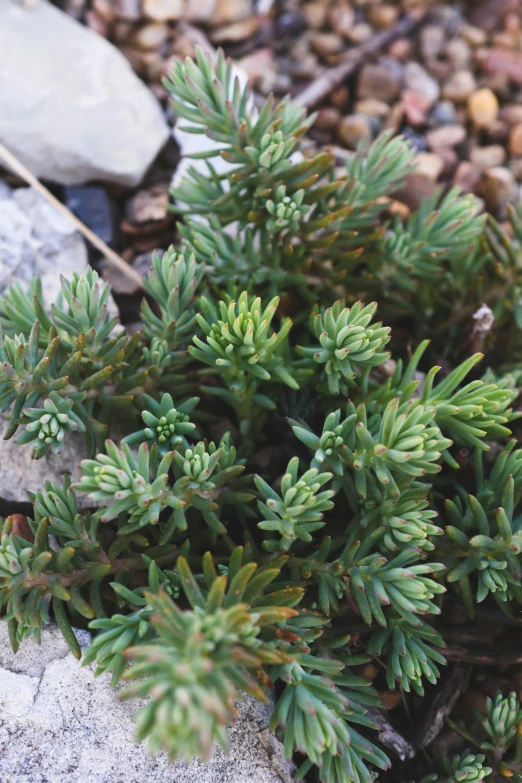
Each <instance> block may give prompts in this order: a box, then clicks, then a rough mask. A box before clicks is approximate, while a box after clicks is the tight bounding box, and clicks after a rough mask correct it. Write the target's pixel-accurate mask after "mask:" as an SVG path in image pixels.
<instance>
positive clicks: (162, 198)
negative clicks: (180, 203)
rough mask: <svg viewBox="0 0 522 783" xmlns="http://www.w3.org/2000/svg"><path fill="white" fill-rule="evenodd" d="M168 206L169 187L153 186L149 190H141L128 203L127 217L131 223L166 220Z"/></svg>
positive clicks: (126, 208)
mask: <svg viewBox="0 0 522 783" xmlns="http://www.w3.org/2000/svg"><path fill="white" fill-rule="evenodd" d="M168 204H169V189H168V185H153V186H152V187H150V188H149V189H147V190H139V191H138V192H137V193H136V195H135V196H133V197H132V198H131V200H130V201H128V202H127V204H126V207H125V217H126V219H127V220H128V221H130V222H131V223H148V222H151V221H159V220H165V218H166V217H167V213H168Z"/></svg>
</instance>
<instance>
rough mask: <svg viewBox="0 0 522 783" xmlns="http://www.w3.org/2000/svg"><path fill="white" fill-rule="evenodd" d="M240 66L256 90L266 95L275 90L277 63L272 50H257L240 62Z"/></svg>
mask: <svg viewBox="0 0 522 783" xmlns="http://www.w3.org/2000/svg"><path fill="white" fill-rule="evenodd" d="M238 65H239V66H240V68H242V69H243V70H244V71H245V73H246V75H247V76H248V81H249V82H250V84H251V86H252V87H253V89H254V90H259V91H260V92H262V93H263V94H264V95H266V94H268V93H269V92H271V91H272V90H273V89H274V85H275V83H276V79H277V62H276V59H275V56H274V53H273V51H272V49H269V48H268V47H266V48H264V49H256V50H255V51H254V52H252V54H247V55H246V57H243V58H242V59H241V60H239V61H238Z"/></svg>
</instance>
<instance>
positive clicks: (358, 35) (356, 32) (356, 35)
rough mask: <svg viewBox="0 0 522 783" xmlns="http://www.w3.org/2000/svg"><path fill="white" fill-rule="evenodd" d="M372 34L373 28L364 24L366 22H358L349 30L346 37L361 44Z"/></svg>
mask: <svg viewBox="0 0 522 783" xmlns="http://www.w3.org/2000/svg"><path fill="white" fill-rule="evenodd" d="M372 36H373V28H372V27H370V25H369V24H366V22H359V23H358V24H354V26H353V27H352V29H351V30H350V34H349V35H347V36H346V37H347V38H348V40H349V41H353V43H355V44H362V43H364V42H365V41H369V40H370V38H371V37H372Z"/></svg>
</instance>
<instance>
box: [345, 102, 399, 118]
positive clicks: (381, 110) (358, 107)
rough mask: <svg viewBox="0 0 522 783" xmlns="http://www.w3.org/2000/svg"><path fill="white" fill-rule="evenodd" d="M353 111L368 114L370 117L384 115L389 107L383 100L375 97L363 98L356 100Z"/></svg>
mask: <svg viewBox="0 0 522 783" xmlns="http://www.w3.org/2000/svg"><path fill="white" fill-rule="evenodd" d="M354 108H355V111H356V112H357V113H360V114H368V115H369V116H370V117H381V118H382V117H386V115H387V114H388V112H389V111H390V107H389V106H388V104H387V103H384V101H378V100H376V99H375V98H363V100H362V101H357V103H356V104H355V107H354Z"/></svg>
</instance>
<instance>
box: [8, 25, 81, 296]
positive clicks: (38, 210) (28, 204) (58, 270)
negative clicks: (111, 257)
mask: <svg viewBox="0 0 522 783" xmlns="http://www.w3.org/2000/svg"><path fill="white" fill-rule="evenodd" d="M0 16H1V12H0ZM0 37H1V32H0ZM0 101H1V99H0ZM0 123H1V119H0ZM0 185H2V188H1V189H0V295H4V294H5V292H6V289H7V288H9V286H11V285H13V283H15V282H19V283H20V284H21V285H22V286H23V287H25V288H27V287H28V285H29V283H30V282H31V280H32V279H33V278H34V277H35V276H37V275H39V276H40V277H41V278H42V289H43V292H44V296H45V300H46V302H47V304H51V303H52V302H53V301H54V300H55V298H56V296H57V294H58V291H59V288H60V275H62V274H63V275H66V276H67V277H70V276H71V274H72V273H73V272H75V271H76V272H80V273H83V272H84V271H85V267H86V265H87V260H88V258H87V248H86V246H85V242H84V240H83V238H82V236H81V235H80V234H79V233H78V232H77V231H76V229H75V227H74V226H73V224H72V223H71V222H70V221H69V220H68V219H67V218H66V217H64V216H63V215H62V214H61V213H60V212H58V211H57V210H56V209H55V208H54V207H53V206H52V205H51V204H49V203H48V202H47V201H46V200H45V199H44V197H43V196H41V195H40V193H38V192H37V191H36V190H33V188H19V189H18V190H13V191H11V190H9V188H7V187H6V186H5V184H4V183H0Z"/></svg>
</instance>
